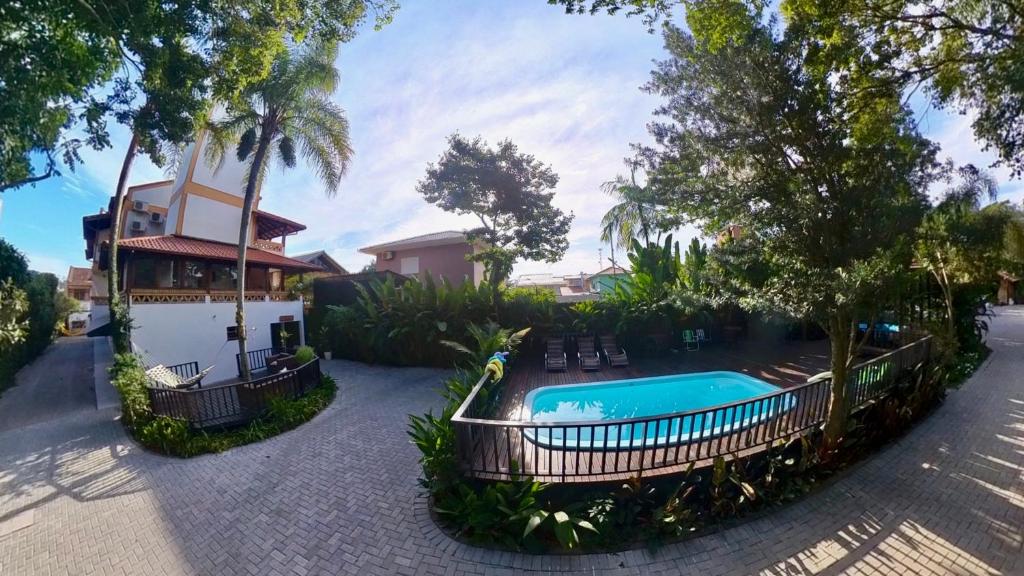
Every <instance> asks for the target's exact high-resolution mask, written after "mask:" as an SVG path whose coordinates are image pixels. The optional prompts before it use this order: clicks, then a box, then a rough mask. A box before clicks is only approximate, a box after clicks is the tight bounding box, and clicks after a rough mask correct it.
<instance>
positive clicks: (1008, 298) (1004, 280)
mask: <svg viewBox="0 0 1024 576" xmlns="http://www.w3.org/2000/svg"><path fill="white" fill-rule="evenodd" d="M1018 282H1020V278H1017V277H1016V276H1014V275H1013V274H1010V273H1009V272H1005V271H1000V272H999V290H998V292H997V293H996V303H997V304H1000V305H1006V304H1015V303H1017V302H1020V299H1019V298H1017V283H1018Z"/></svg>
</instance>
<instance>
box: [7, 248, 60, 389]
mask: <svg viewBox="0 0 1024 576" xmlns="http://www.w3.org/2000/svg"><path fill="white" fill-rule="evenodd" d="M57 284H58V282H57V277H56V276H54V275H53V274H40V273H38V272H32V271H29V269H28V263H27V262H26V260H25V257H24V256H23V255H22V254H21V253H20V252H18V250H16V249H15V248H14V247H13V246H11V245H10V244H8V243H7V242H5V241H4V240H3V239H0V390H3V388H6V387H7V386H8V385H10V384H13V381H14V375H15V373H16V372H17V371H18V369H19V368H21V367H22V366H24V365H25V364H27V363H28V362H30V361H32V360H33V359H34V358H35V357H36V356H38V355H39V354H41V353H42V352H43V350H45V349H46V347H47V346H49V345H50V342H52V341H53V337H54V334H55V333H56V329H57V326H58V323H59V321H60V320H61V319H62V317H61V316H60V313H61V310H59V309H58V303H59V302H60V301H61V299H62V298H63V295H62V294H61V293H59V292H58V291H57Z"/></svg>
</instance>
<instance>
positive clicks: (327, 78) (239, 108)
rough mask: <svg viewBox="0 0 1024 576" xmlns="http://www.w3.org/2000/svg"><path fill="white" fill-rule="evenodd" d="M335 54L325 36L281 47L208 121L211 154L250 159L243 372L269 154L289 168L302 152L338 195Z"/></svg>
mask: <svg viewBox="0 0 1024 576" xmlns="http://www.w3.org/2000/svg"><path fill="white" fill-rule="evenodd" d="M336 57H337V46H336V45H334V44H322V43H321V44H314V45H311V46H308V47H306V48H305V49H302V50H301V51H285V52H282V53H280V54H279V55H278V56H277V58H276V59H275V60H274V64H273V66H272V67H271V71H270V74H269V75H268V76H267V78H265V79H263V80H261V81H258V82H256V83H254V84H252V85H251V86H249V87H247V88H246V89H245V90H244V91H243V92H242V95H241V97H240V98H237V99H233V100H232V101H231V102H230V103H229V105H228V107H227V110H226V114H225V117H224V119H222V120H218V121H216V122H213V123H212V124H211V126H210V130H209V133H210V135H211V140H210V146H209V147H208V148H207V150H208V151H209V156H210V160H211V161H215V162H217V161H219V160H221V159H223V158H224V154H225V153H226V150H227V148H228V146H230V145H234V147H235V152H236V155H237V156H238V159H239V161H243V162H245V161H248V162H249V173H248V177H247V179H246V186H245V198H244V201H243V203H242V218H241V224H240V226H239V229H238V263H237V268H236V270H238V278H237V281H236V284H237V285H236V292H237V295H236V308H235V323H236V325H237V327H238V352H239V358H241V365H240V368H241V373H242V377H243V378H246V379H248V378H249V362H248V358H247V357H248V355H247V354H246V342H247V338H246V329H245V276H246V274H245V270H246V258H247V254H246V250H247V247H248V245H249V230H250V226H251V224H252V211H253V206H254V204H255V202H256V197H257V194H258V193H259V189H260V187H261V185H262V183H263V179H264V176H265V175H266V172H267V168H268V166H269V164H270V160H271V159H272V158H273V157H275V156H276V157H277V158H278V160H279V161H280V163H281V165H282V166H283V167H284V168H294V167H295V166H296V164H297V162H298V155H299V154H300V153H301V155H302V157H303V158H304V159H305V160H306V161H308V162H309V163H311V164H312V165H313V167H314V169H315V171H316V174H317V176H318V177H319V179H320V181H321V182H322V183H323V184H324V190H325V192H326V193H327V195H328V196H333V195H334V194H335V193H336V192H337V190H338V186H339V185H340V184H341V178H342V177H343V176H344V175H345V172H346V170H347V169H348V164H349V160H350V158H351V157H352V146H351V145H350V143H349V134H348V120H347V119H346V118H345V114H344V112H343V111H342V110H341V108H339V107H338V106H337V105H336V104H334V103H333V102H332V101H331V100H330V95H331V94H332V93H333V92H334V90H335V88H336V87H337V83H338V71H337V69H336V68H335V67H334V60H335V58H336Z"/></svg>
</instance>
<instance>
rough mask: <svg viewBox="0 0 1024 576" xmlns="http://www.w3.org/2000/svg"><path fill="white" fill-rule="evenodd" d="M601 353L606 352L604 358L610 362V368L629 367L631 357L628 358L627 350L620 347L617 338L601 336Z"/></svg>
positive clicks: (609, 335)
mask: <svg viewBox="0 0 1024 576" xmlns="http://www.w3.org/2000/svg"><path fill="white" fill-rule="evenodd" d="M601 351H602V352H604V357H605V358H606V359H607V360H608V365H609V366H612V367H615V366H622V367H627V366H629V357H628V356H626V349H625V348H620V347H619V344H618V342H616V341H615V336H612V335H611V334H605V335H604V336H601Z"/></svg>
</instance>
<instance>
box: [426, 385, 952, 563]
mask: <svg viewBox="0 0 1024 576" xmlns="http://www.w3.org/2000/svg"><path fill="white" fill-rule="evenodd" d="M481 375H482V373H481V372H480V371H479V370H463V371H461V372H459V373H458V374H457V375H456V376H455V377H453V378H451V379H450V380H449V381H448V382H447V386H446V388H445V392H444V396H445V399H446V400H447V402H446V405H445V407H444V408H443V409H442V411H441V413H440V414H438V415H436V416H435V415H434V414H433V413H428V414H425V415H423V416H411V417H410V427H409V435H410V436H411V437H412V439H413V443H414V444H415V445H416V446H417V448H419V450H420V452H421V459H420V462H421V464H422V477H421V480H420V482H421V484H422V485H423V486H424V487H425V488H426V489H427V490H428V491H429V492H430V495H431V502H432V506H433V510H434V512H435V514H436V517H437V518H438V520H439V521H440V523H441V524H442V525H443V526H444V527H445V528H446V529H447V530H449V531H450V532H451V533H452V534H453V535H455V536H457V537H459V538H462V539H464V540H467V541H469V542H471V543H474V544H478V545H483V546H498V547H502V548H507V549H518V550H527V551H531V552H548V551H554V550H575V549H584V550H592V551H609V550H616V549H622V548H628V547H630V546H633V545H635V544H637V543H641V542H646V543H647V544H649V545H651V544H657V543H659V542H663V541H666V540H672V539H678V538H680V537H685V536H688V535H691V534H694V533H697V532H700V531H703V530H708V529H711V528H714V527H716V526H719V525H722V524H723V523H729V522H733V521H735V520H736V519H739V518H742V517H744V516H747V515H750V514H754V513H757V512H759V511H764V510H767V509H770V508H772V507H775V506H779V505H783V504H786V503H788V502H790V501H793V500H795V499H797V498H799V497H801V496H803V495H804V494H806V493H808V492H809V491H811V490H813V489H814V488H815V487H816V486H818V485H820V483H821V482H822V481H823V480H825V479H827V478H829V477H831V476H833V475H834V474H835V473H836V472H837V471H839V470H842V469H843V468H845V467H847V466H849V465H850V464H851V463H853V462H855V461H857V460H859V459H861V458H863V457H865V456H866V455H868V454H870V453H871V452H873V451H875V450H877V449H879V448H880V447H881V446H883V445H885V444H887V443H888V442H891V441H892V439H893V438H895V437H897V436H899V435H900V434H902V433H903V432H904V431H905V430H907V429H908V428H909V427H911V426H912V425H913V424H914V423H915V422H916V421H917V420H918V419H920V418H921V417H923V416H924V415H925V414H927V413H928V412H929V411H930V410H932V409H933V408H934V407H935V406H936V405H937V404H938V403H939V402H940V401H941V400H942V398H943V397H944V393H945V389H946V386H947V385H948V383H949V380H948V379H949V372H948V370H947V368H946V367H945V366H943V365H938V366H920V367H918V368H917V369H915V370H912V371H908V372H906V373H904V374H903V375H901V377H900V380H899V382H898V383H897V386H896V388H895V389H894V392H893V393H892V394H890V395H889V396H888V397H886V398H885V399H884V400H882V401H880V402H876V403H874V404H872V405H870V406H869V407H868V408H865V409H863V410H860V411H858V412H856V413H854V414H853V415H851V417H850V420H849V424H848V432H847V434H846V436H845V438H844V439H843V441H842V443H841V444H840V445H839V446H838V447H837V448H835V449H834V450H833V451H831V452H825V451H824V450H823V448H822V442H821V437H820V434H815V435H811V436H804V437H794V438H791V439H789V440H787V441H780V442H778V443H777V444H775V445H772V446H770V447H769V449H768V450H766V451H763V452H761V453H758V454H754V455H752V456H749V457H746V458H739V459H735V460H726V459H724V458H721V457H719V458H716V459H715V460H714V461H713V463H712V465H711V466H709V467H707V468H704V469H701V470H699V471H698V470H694V469H693V468H692V467H691V468H690V470H688V471H687V472H686V473H684V474H680V475H674V476H666V477H658V478H654V479H650V480H644V481H640V480H638V479H635V478H634V479H631V480H628V481H624V482H622V483H620V484H619V485H618V486H616V487H613V488H611V489H608V488H604V489H602V488H596V487H594V488H590V489H587V488H585V487H584V488H581V487H577V486H568V485H565V486H551V485H546V484H540V483H537V482H535V481H533V480H532V479H530V478H526V477H524V478H522V479H520V480H517V481H512V482H482V481H473V480H468V479H465V478H463V477H462V476H461V474H460V472H459V471H458V468H457V465H456V464H457V462H456V454H455V432H454V429H453V427H452V423H451V418H452V415H453V414H454V412H455V411H456V410H457V408H458V406H459V405H460V404H461V402H462V401H463V400H464V399H465V397H466V396H467V395H468V393H469V391H470V389H471V388H472V386H473V384H474V383H475V382H476V381H477V380H478V379H479V378H480V376H481ZM500 389H501V385H500V383H491V384H489V385H488V386H487V387H485V389H484V394H485V395H492V396H494V395H496V394H497V393H498V392H499V391H500Z"/></svg>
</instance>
